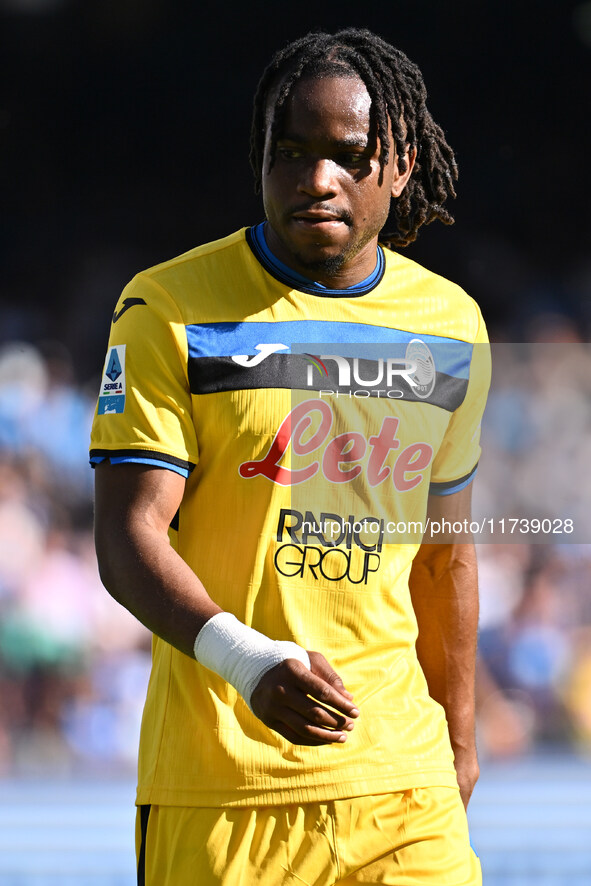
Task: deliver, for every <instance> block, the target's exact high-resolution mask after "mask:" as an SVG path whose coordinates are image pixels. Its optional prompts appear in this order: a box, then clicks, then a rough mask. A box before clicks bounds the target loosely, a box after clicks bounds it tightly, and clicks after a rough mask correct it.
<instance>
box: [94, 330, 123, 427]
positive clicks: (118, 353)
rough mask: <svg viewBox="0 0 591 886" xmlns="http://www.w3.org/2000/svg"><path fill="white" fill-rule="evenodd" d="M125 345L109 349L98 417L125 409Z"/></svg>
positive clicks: (100, 393)
mask: <svg viewBox="0 0 591 886" xmlns="http://www.w3.org/2000/svg"><path fill="white" fill-rule="evenodd" d="M125 347H126V346H125V345H114V346H113V347H112V348H109V351H108V353H107V359H106V360H105V367H104V369H103V378H102V381H101V389H100V392H99V399H98V414H99V415H115V414H116V413H121V412H123V410H124V409H125Z"/></svg>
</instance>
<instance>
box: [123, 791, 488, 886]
mask: <svg viewBox="0 0 591 886" xmlns="http://www.w3.org/2000/svg"><path fill="white" fill-rule="evenodd" d="M136 848H137V854H138V884H139V886H255V884H256V886H284V884H285V886H337V884H338V886H353V884H354V883H365V884H378V883H379V884H386V886H419V884H424V886H427V884H429V886H481V883H482V876H481V872H480V863H479V861H478V858H477V856H476V855H475V854H474V852H473V851H472V849H471V848H470V842H469V838H468V825H467V821H466V815H465V812H464V807H463V805H462V802H461V800H460V795H459V792H458V791H457V790H454V789H453V788H444V787H434V788H415V789H413V790H408V791H401V792H399V793H394V794H380V795H378V796H374V797H358V798H355V799H352V800H334V801H330V802H327V803H310V804H305V805H303V806H295V805H294V806H281V807H278V808H276V809H275V808H272V807H257V808H246V809H243V808H225V809H209V808H184V807H177V806H142V807H140V809H138V816H137V824H136Z"/></svg>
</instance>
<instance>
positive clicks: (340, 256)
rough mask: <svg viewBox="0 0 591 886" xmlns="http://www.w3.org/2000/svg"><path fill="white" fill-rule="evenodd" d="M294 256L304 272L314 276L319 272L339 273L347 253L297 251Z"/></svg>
mask: <svg viewBox="0 0 591 886" xmlns="http://www.w3.org/2000/svg"><path fill="white" fill-rule="evenodd" d="M294 258H295V259H296V261H297V263H298V265H299V266H300V268H301V269H302V271H303V272H304V274H306V275H312V276H314V275H318V274H327V275H328V276H332V275H333V274H338V273H339V272H340V271H341V269H342V267H343V265H344V264H345V262H346V260H347V256H346V253H344V252H338V253H336V254H332V255H330V254H328V255H326V254H325V255H318V256H310V255H302V254H301V253H295V254H294Z"/></svg>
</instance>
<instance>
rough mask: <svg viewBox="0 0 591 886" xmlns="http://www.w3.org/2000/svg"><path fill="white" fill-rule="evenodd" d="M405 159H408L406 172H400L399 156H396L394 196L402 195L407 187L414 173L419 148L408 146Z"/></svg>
mask: <svg viewBox="0 0 591 886" xmlns="http://www.w3.org/2000/svg"><path fill="white" fill-rule="evenodd" d="M404 159H405V160H406V170H405V171H404V172H400V169H399V166H398V157H397V158H396V163H395V164H394V176H393V178H392V196H393V197H400V195H401V194H402V192H403V190H404V188H405V187H406V183H407V181H408V180H409V178H410V177H411V175H412V171H413V168H414V165H415V160H416V159H417V149H416V148H407V150H406V154H405V155H404Z"/></svg>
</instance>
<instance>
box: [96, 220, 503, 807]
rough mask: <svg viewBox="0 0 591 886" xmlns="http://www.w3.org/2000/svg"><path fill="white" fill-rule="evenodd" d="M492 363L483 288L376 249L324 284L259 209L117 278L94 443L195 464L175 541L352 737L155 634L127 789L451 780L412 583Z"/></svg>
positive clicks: (239, 802)
mask: <svg viewBox="0 0 591 886" xmlns="http://www.w3.org/2000/svg"><path fill="white" fill-rule="evenodd" d="M489 374H490V366H489V357H488V347H487V339H486V331H485V327H484V323H483V321H482V317H481V315H480V312H479V310H478V307H477V305H476V304H475V302H474V301H473V300H472V299H470V298H469V297H468V296H467V295H466V294H465V293H464V292H463V291H462V290H461V289H460V288H459V287H458V286H456V285H455V284H453V283H450V282H449V281H447V280H445V279H443V278H442V277H439V276H437V275H435V274H433V273H431V272H429V271H427V270H425V269H424V268H422V267H421V266H420V265H418V264H416V263H415V262H413V261H411V260H409V259H408V258H405V257H402V256H401V255H399V254H396V253H393V252H390V251H389V250H382V248H381V247H380V248H379V250H378V261H377V265H376V270H375V272H374V273H373V274H372V275H371V277H370V278H368V279H367V280H366V281H364V282H363V283H362V284H359V285H358V286H357V287H353V288H352V289H351V290H343V291H337V292H335V291H334V290H330V291H327V290H325V291H323V290H322V288H321V287H318V286H316V285H315V284H313V283H312V282H311V281H307V280H306V279H305V278H303V277H302V278H299V277H298V276H297V275H295V274H293V272H290V271H289V269H287V268H285V267H284V266H283V265H281V263H279V262H277V261H276V260H274V258H273V256H272V255H271V254H270V253H269V251H268V249H267V248H266V245H265V241H264V230H263V227H262V226H258V227H255V228H250V229H243V230H241V231H239V232H237V233H235V234H232V235H231V236H229V237H227V238H225V239H223V240H220V241H217V242H214V243H210V244H207V245H204V246H200V247H198V248H196V249H194V250H192V251H190V252H188V253H186V254H184V255H182V256H179V257H178V258H175V259H173V260H171V261H168V262H165V263H163V264H160V265H157V266H156V267H154V268H151V269H149V270H147V271H144V272H143V273H140V274H138V275H137V276H136V277H135V278H134V279H133V280H132V281H131V283H130V284H129V285H128V286H127V287H126V289H125V290H124V292H123V294H122V296H121V299H120V301H119V302H118V304H117V307H116V310H115V313H114V316H113V323H112V327H111V336H110V341H109V345H108V349H107V357H106V361H105V367H104V372H103V377H102V381H101V389H100V392H99V400H98V405H97V412H96V416H95V420H94V426H93V431H92V444H91V460H92V461H93V462H97V461H101V460H103V459H105V458H108V459H110V460H111V462H117V461H128V460H132V461H140V462H146V463H148V464H154V465H158V466H160V467H162V468H164V469H170V470H175V471H178V472H179V473H181V474H183V475H184V476H186V478H187V481H186V489H185V494H184V497H183V500H182V503H181V506H180V509H179V512H178V514H177V516H176V517H175V520H174V521H173V525H172V526H171V529H170V540H171V544H172V545H173V546H174V548H175V549H176V550H177V551H178V553H179V554H180V556H181V557H182V558H183V559H184V560H185V561H186V562H187V563H188V564H189V566H190V567H191V568H192V569H193V570H194V572H195V573H196V574H197V575H198V576H199V578H200V579H201V581H202V582H203V584H204V585H205V587H206V589H207V591H208V593H209V594H210V596H211V597H212V599H214V600H215V601H216V603H218V604H219V605H220V606H221V607H222V608H223V609H225V610H227V611H229V612H232V613H233V614H234V615H235V616H236V617H237V618H238V619H240V620H241V621H243V622H244V623H246V624H247V625H250V626H252V627H253V628H256V629H257V630H259V631H261V632H262V633H264V634H266V635H267V636H269V637H271V638H273V639H278V640H293V641H295V642H296V643H298V644H299V645H300V646H302V647H304V648H305V649H308V650H318V651H319V652H322V653H323V655H324V656H325V657H326V658H327V659H328V661H329V662H330V663H331V664H332V665H333V666H334V668H335V670H336V671H337V672H338V673H339V674H340V676H341V677H342V679H343V681H344V683H345V686H346V687H347V688H348V689H349V690H350V691H351V692H352V693H353V695H354V698H355V703H356V704H357V706H358V707H359V709H360V712H361V715H360V717H359V719H358V721H356V724H355V729H354V730H353V731H352V732H351V733H350V735H349V736H348V739H347V741H346V742H345V743H344V744H335V745H330V746H324V747H312V748H309V747H303V746H295V745H292V744H290V743H289V742H288V741H286V740H285V739H283V738H282V737H281V736H279V735H278V734H277V733H275V732H273V731H272V730H270V729H268V728H267V727H266V726H265V725H264V724H263V723H262V722H260V721H259V720H258V719H257V718H256V717H255V716H254V714H252V713H251V711H250V710H249V709H248V707H247V705H246V703H245V702H244V701H243V699H242V698H241V697H240V696H239V695H238V693H237V692H236V691H235V689H234V688H233V687H232V686H230V685H229V684H227V683H226V682H225V681H224V680H222V679H221V678H220V677H219V676H217V675H216V674H214V673H212V672H211V671H209V670H207V669H206V668H204V667H203V666H202V665H200V664H199V663H197V662H196V661H194V660H192V659H191V658H189V657H187V656H185V655H184V654H182V653H181V652H179V651H178V650H176V649H175V648H173V647H172V646H170V645H169V644H168V643H166V642H164V641H163V640H162V639H160V638H158V637H154V640H153V668H152V674H151V678H150V683H149V688H148V694H147V700H146V705H145V710H144V716H143V723H142V732H141V740H140V754H139V787H138V796H137V801H138V803H140V804H147V803H154V804H160V805H178V806H192V805H195V806H224V805H228V806H252V805H270V804H281V803H303V802H313V801H322V800H328V799H334V798H344V797H352V796H362V795H366V794H375V793H385V792H388V791H395V790H396V791H398V790H404V789H406V788H409V787H419V786H425V785H448V786H453V785H455V784H456V779H455V772H454V767H453V755H452V752H451V748H450V744H449V738H448V734H447V726H446V721H445V715H444V712H443V710H442V708H441V707H440V706H439V705H438V704H437V703H436V702H435V701H433V700H432V699H431V698H430V697H429V694H428V691H427V686H426V681H425V678H424V675H423V673H422V671H421V668H420V666H419V663H418V660H417V657H416V653H415V639H416V636H417V625H416V620H415V616H414V612H413V608H412V605H411V600H410V594H409V588H408V576H409V572H410V568H411V564H412V560H413V557H414V555H415V553H416V551H417V549H418V545H419V544H420V540H421V535H422V530H423V528H424V520H425V514H426V508H427V497H428V495H429V493H435V494H449V493H452V492H455V491H457V490H459V489H461V488H462V487H463V486H465V485H466V484H467V483H469V482H470V481H471V479H472V477H473V475H474V471H475V469H476V464H477V462H478V457H479V428H480V420H481V416H482V412H483V409H484V403H485V399H486V392H487V389H488V384H489Z"/></svg>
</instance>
